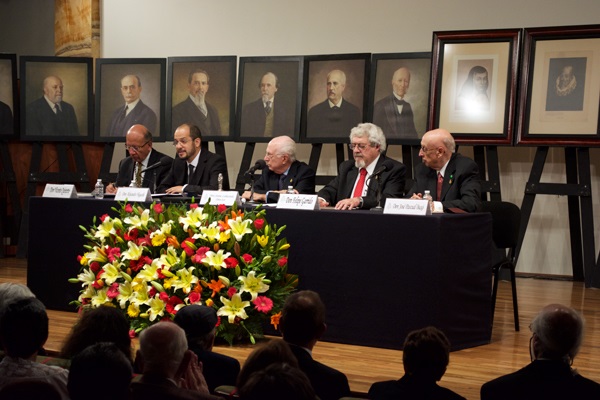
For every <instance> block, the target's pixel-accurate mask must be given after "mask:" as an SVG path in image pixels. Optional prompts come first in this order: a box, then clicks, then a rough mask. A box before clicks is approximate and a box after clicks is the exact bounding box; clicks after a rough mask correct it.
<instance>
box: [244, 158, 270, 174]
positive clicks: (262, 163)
mask: <svg viewBox="0 0 600 400" xmlns="http://www.w3.org/2000/svg"><path fill="white" fill-rule="evenodd" d="M266 166H267V163H266V162H265V160H258V161H256V163H254V165H253V166H252V167H250V169H249V170H248V171H246V172H245V173H244V175H252V174H254V171H256V170H257V169H265V167H266Z"/></svg>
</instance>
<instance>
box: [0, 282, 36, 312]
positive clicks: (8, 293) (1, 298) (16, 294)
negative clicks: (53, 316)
mask: <svg viewBox="0 0 600 400" xmlns="http://www.w3.org/2000/svg"><path fill="white" fill-rule="evenodd" d="M23 297H35V295H34V294H33V292H32V291H31V290H30V289H29V288H28V287H27V286H25V285H23V284H22V283H13V282H5V283H0V311H1V310H2V307H4V306H5V305H6V304H8V303H10V302H12V301H13V300H17V299H21V298H23Z"/></svg>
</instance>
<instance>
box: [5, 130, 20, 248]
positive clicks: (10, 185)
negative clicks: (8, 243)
mask: <svg viewBox="0 0 600 400" xmlns="http://www.w3.org/2000/svg"><path fill="white" fill-rule="evenodd" d="M0 159H2V171H1V172H0V182H2V185H3V187H4V183H6V187H7V190H8V196H5V193H2V197H3V199H6V198H7V197H9V198H10V202H11V205H12V209H13V215H14V231H15V232H16V235H18V232H19V226H20V223H21V199H20V198H19V191H18V189H17V178H16V176H15V171H14V169H13V165H12V159H11V157H10V152H9V150H8V143H7V142H5V141H0ZM4 206H6V204H4ZM7 220H8V214H7V209H6V207H3V208H2V211H1V214H0V240H3V239H4V237H6V233H7V232H8V230H7V229H6V224H7V222H8V221H7ZM4 255H5V254H4V243H0V258H3V257H4Z"/></svg>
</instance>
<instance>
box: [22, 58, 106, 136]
mask: <svg viewBox="0 0 600 400" xmlns="http://www.w3.org/2000/svg"><path fill="white" fill-rule="evenodd" d="M92 66H93V64H92V59H91V58H84V57H37V56H23V57H21V58H20V68H21V70H20V76H21V113H20V119H21V140H26V141H27V140H29V141H62V142H67V141H68V142H83V141H91V138H92V137H93V132H94V129H93V122H94V121H93V118H92V115H93V113H92V104H93V93H92Z"/></svg>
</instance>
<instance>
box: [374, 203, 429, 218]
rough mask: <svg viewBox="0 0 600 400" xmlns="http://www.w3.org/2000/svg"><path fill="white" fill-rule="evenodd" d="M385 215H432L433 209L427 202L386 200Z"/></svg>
mask: <svg viewBox="0 0 600 400" xmlns="http://www.w3.org/2000/svg"><path fill="white" fill-rule="evenodd" d="M383 213H384V214H401V215H431V208H430V207H429V201H427V200H413V199H386V200H385V207H384V209H383Z"/></svg>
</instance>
